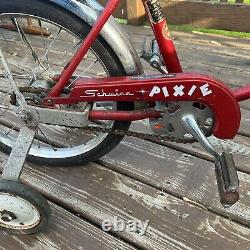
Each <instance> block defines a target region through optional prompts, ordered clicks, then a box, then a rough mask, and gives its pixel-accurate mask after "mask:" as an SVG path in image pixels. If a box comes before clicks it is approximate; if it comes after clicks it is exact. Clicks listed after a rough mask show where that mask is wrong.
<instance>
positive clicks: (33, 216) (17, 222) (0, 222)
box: [0, 179, 50, 234]
mask: <svg viewBox="0 0 250 250" xmlns="http://www.w3.org/2000/svg"><path fill="white" fill-rule="evenodd" d="M49 216H50V207H49V204H48V202H47V200H46V199H45V198H44V197H43V196H42V195H41V194H39V193H38V192H36V191H35V190H33V189H31V188H29V187H27V186H26V185H24V184H22V183H20V182H17V181H9V180H4V179H0V229H2V230H5V231H7V232H10V233H12V234H33V233H37V232H40V231H43V230H44V229H45V228H46V226H47V223H48V220H49Z"/></svg>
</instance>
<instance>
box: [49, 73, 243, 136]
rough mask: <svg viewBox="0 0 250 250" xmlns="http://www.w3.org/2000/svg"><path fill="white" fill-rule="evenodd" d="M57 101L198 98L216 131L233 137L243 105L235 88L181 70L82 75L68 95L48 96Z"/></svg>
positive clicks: (151, 100)
mask: <svg viewBox="0 0 250 250" xmlns="http://www.w3.org/2000/svg"><path fill="white" fill-rule="evenodd" d="M49 99H51V100H53V101H54V103H55V104H69V103H75V102H96V101H147V102H154V101H164V102H167V101H174V102H177V101H197V102H201V103H204V104H205V105H207V106H209V107H210V108H211V110H212V111H213V113H214V116H215V127H214V131H213V134H214V135H215V136H216V137H217V138H221V139H231V138H233V137H234V136H235V135H236V133H237V131H238V128H239V125H240V119H241V114H240V108H239V105H238V103H237V101H236V99H235V97H234V95H233V93H232V91H231V90H230V89H229V88H228V87H227V86H226V85H225V84H223V83H222V82H219V81H217V80H215V79H214V78H212V77H208V76H204V75H200V74H193V73H178V74H169V75H158V76H125V77H110V78H80V79H78V80H77V81H76V82H75V85H74V87H73V89H72V91H71V93H70V95H69V97H67V98H62V97H58V98H49Z"/></svg>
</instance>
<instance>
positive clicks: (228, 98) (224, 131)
mask: <svg viewBox="0 0 250 250" xmlns="http://www.w3.org/2000/svg"><path fill="white" fill-rule="evenodd" d="M119 2H120V1H119V0H109V1H108V3H107V5H106V7H105V8H104V10H103V12H102V14H101V15H100V17H99V18H98V20H97V21H96V23H95V25H94V26H93V27H92V29H91V30H90V32H89V34H88V35H87V37H86V38H85V40H84V41H83V43H82V45H81V47H80V48H79V50H78V51H77V52H76V54H75V55H74V56H73V58H72V59H71V61H70V62H69V64H68V65H67V66H66V67H65V68H64V70H63V72H62V74H61V76H60V77H59V79H57V80H58V82H57V83H56V85H55V86H54V87H53V88H52V90H51V91H50V93H49V94H48V96H47V97H46V98H45V99H44V104H45V105H53V104H56V103H73V102H74V101H75V102H76V101H89V102H93V101H97V100H98V98H97V96H98V95H100V96H101V95H102V93H103V97H105V98H103V99H104V100H108V98H107V97H112V98H110V100H113V101H135V97H136V96H137V94H136V93H137V92H143V91H144V92H149V93H151V92H152V91H153V89H152V87H155V88H157V91H158V89H159V91H161V90H162V91H163V93H164V91H165V93H164V95H160V92H159V93H157V94H158V95H157V98H156V99H155V101H164V100H165V101H166V97H167V100H171V98H170V97H169V93H168V92H167V91H168V89H167V86H166V84H168V85H169V86H171V88H172V89H174V88H175V87H176V88H182V87H183V88H190V89H189V92H188V93H184V92H183V95H180V96H174V98H172V101H187V100H194V101H196V100H200V101H203V102H204V103H207V105H209V106H210V107H211V109H213V111H214V112H215V113H216V114H217V115H218V117H216V118H217V124H216V127H217V132H216V128H215V134H217V136H218V137H219V138H232V137H233V136H234V135H235V134H236V132H237V130H238V127H239V123H240V111H239V107H238V104H237V102H239V101H243V100H246V99H248V98H250V85H248V86H245V87H242V88H238V89H235V90H233V91H232V90H230V89H228V88H226V87H225V86H222V85H223V83H221V82H219V81H216V80H213V79H211V78H209V77H206V76H202V75H192V74H187V75H184V74H183V73H182V67H181V64H180V61H179V59H178V56H177V53H176V49H175V46H174V43H173V41H172V39H171V36H170V33H169V30H168V26H167V21H166V19H165V17H164V15H163V13H162V9H161V7H160V5H159V2H158V1H152V0H142V2H143V4H144V6H145V10H146V13H147V15H148V17H149V19H150V22H151V26H152V29H153V31H154V35H155V38H156V40H157V43H158V45H159V49H160V52H161V54H162V57H163V60H164V62H165V65H166V69H167V71H168V72H169V73H180V75H178V74H177V76H176V78H174V79H172V80H171V81H170V82H169V81H167V80H166V79H164V81H163V82H162V81H160V77H159V78H157V81H158V82H159V84H158V85H157V86H154V82H155V81H156V79H155V78H154V77H152V78H151V79H150V78H149V79H148V81H147V84H148V85H147V84H145V81H144V79H139V78H138V79H137V80H136V81H135V80H134V79H131V78H120V79H119V78H118V79H116V80H115V78H113V77H109V78H106V79H103V81H101V82H99V85H98V84H97V83H98V79H92V82H91V83H89V82H88V80H87V79H84V78H80V79H79V80H78V81H77V82H76V83H75V85H74V89H73V90H72V93H71V94H70V96H69V98H67V99H65V98H60V94H61V93H62V92H63V90H64V89H65V87H66V86H67V85H68V83H69V81H70V79H71V78H72V75H73V73H74V72H75V70H76V69H77V67H78V65H79V64H80V62H81V61H82V60H83V58H84V56H85V55H86V53H87V52H88V50H89V49H90V47H91V45H92V44H93V43H94V41H95V40H96V38H97V36H98V35H99V33H100V31H101V30H102V28H103V26H104V24H105V23H106V22H107V20H108V19H109V17H110V16H111V15H112V13H113V12H114V10H115V9H116V7H117V5H118V4H119ZM182 74H183V75H182ZM165 77H166V78H167V77H168V76H167V75H166V76H165ZM112 79H113V80H112ZM177 80H178V82H176V81H177ZM191 81H192V82H191ZM181 82H183V84H184V83H185V86H182V85H181ZM88 83H89V84H88ZM112 83H113V84H112ZM207 83H209V84H210V87H211V88H213V89H210V91H211V93H210V94H211V96H201V93H199V94H196V93H195V90H196V89H199V88H203V87H204V86H207V85H206V84H207ZM126 84H127V85H126ZM164 84H165V85H164ZM174 84H177V85H174ZM178 84H179V85H178ZM86 86H87V87H88V88H90V89H86ZM118 86H119V87H121V89H122V90H118V89H117V88H118ZM150 86H151V89H150V88H149V87H150ZM126 88H127V89H126ZM131 89H132V90H131ZM106 90H109V92H107V93H109V94H108V95H107V94H106V92H105V91H106ZM130 90H131V93H130ZM182 90H183V89H182ZM91 91H92V92H91ZM101 92H102V93H101ZM86 93H87V95H86ZM104 93H105V94H106V95H105V94H104ZM181 93H182V92H181ZM190 93H191V94H190ZM215 93H216V95H217V96H215ZM166 94H168V95H166ZM173 95H174V93H173ZM91 97H92V98H91ZM115 97H117V98H115ZM147 97H148V98H145V96H137V99H136V100H138V101H148V102H150V101H153V99H152V97H151V99H150V98H149V96H147ZM218 97H219V98H218ZM164 98H165V99H164ZM213 98H214V99H213ZM99 100H100V98H99ZM222 103H224V105H226V104H227V107H228V110H231V111H233V112H234V117H233V120H234V125H232V127H233V128H232V129H231V130H230V129H228V128H226V127H228V126H227V121H229V119H231V121H232V116H231V117H229V113H228V112H224V111H223V107H222V105H223V104H222ZM98 112H99V113H98ZM222 114H223V115H222ZM223 116H224V120H226V122H224V121H223ZM131 117H133V120H138V119H144V118H149V117H150V118H158V117H159V113H157V112H145V111H136V112H135V111H134V112H133V113H132V112H125V111H124V112H121V111H117V112H115V111H110V112H109V113H107V112H103V111H91V112H90V118H91V119H111V118H113V119H114V120H120V121H123V120H126V119H127V120H132V118H131ZM222 124H224V125H223V126H222ZM219 128H220V129H219Z"/></svg>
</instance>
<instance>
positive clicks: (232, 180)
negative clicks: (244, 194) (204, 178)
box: [182, 115, 239, 208]
mask: <svg viewBox="0 0 250 250" xmlns="http://www.w3.org/2000/svg"><path fill="white" fill-rule="evenodd" d="M182 122H183V125H184V127H185V128H186V129H187V131H188V132H189V133H190V134H191V135H192V136H193V137H194V138H195V139H196V140H197V141H198V142H200V144H201V145H202V146H203V147H204V148H205V149H206V150H207V151H208V152H209V153H210V154H211V155H213V156H214V157H215V173H216V179H217V185H218V191H219V195H220V202H221V204H222V205H223V207H225V208H229V207H231V206H232V205H233V204H235V203H236V202H237V201H238V200H239V179H238V175H237V171H236V168H235V163H234V160H233V157H232V155H231V154H229V153H225V152H223V153H222V154H218V153H217V152H216V151H215V149H214V148H213V146H212V145H211V143H210V142H209V141H208V139H207V138H206V136H205V135H204V134H203V132H202V131H201V129H200V128H199V126H198V124H197V122H196V120H195V119H194V117H193V116H192V115H186V116H184V117H183V118H182Z"/></svg>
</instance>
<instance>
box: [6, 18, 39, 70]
mask: <svg viewBox="0 0 250 250" xmlns="http://www.w3.org/2000/svg"><path fill="white" fill-rule="evenodd" d="M11 20H12V22H13V24H14V25H15V27H16V29H17V30H18V33H19V35H20V37H21V39H22V41H23V42H24V43H25V44H26V46H27V47H28V48H29V50H30V52H31V55H32V57H33V58H34V60H35V62H37V63H38V65H40V64H41V63H40V59H39V57H38V55H37V54H36V52H35V50H34V49H33V47H32V45H31V43H30V41H29V40H28V38H27V36H26V34H25V32H24V31H23V28H22V26H21V25H20V24H19V23H18V21H17V19H16V18H11ZM41 66H42V65H41Z"/></svg>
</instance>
